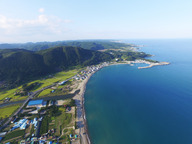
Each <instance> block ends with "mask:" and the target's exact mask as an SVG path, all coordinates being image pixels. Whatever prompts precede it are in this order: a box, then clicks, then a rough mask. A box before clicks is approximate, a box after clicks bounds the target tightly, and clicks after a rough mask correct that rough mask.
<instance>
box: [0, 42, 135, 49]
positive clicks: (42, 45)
mask: <svg viewBox="0 0 192 144" xmlns="http://www.w3.org/2000/svg"><path fill="white" fill-rule="evenodd" d="M55 46H74V47H82V48H84V49H89V50H103V49H119V48H131V47H135V46H134V45H131V44H125V43H119V42H113V41H110V40H81V41H80V40H79V41H56V42H37V43H24V44H22V43H21V44H20V43H18V44H0V49H15V48H19V49H27V50H31V51H40V50H44V49H48V48H51V47H55Z"/></svg>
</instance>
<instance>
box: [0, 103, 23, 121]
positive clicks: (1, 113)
mask: <svg viewBox="0 0 192 144" xmlns="http://www.w3.org/2000/svg"><path fill="white" fill-rule="evenodd" d="M19 107H20V104H17V105H12V106H7V107H3V108H1V109H0V118H6V117H9V116H10V115H11V114H12V113H13V112H14V111H16V110H17V109H18V108H19Z"/></svg>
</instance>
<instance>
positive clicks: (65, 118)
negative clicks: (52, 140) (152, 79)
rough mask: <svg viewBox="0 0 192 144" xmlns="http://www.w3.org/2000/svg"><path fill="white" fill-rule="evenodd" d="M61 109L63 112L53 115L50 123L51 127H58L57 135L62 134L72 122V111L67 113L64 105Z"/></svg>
mask: <svg viewBox="0 0 192 144" xmlns="http://www.w3.org/2000/svg"><path fill="white" fill-rule="evenodd" d="M59 111H61V114H60V115H59V116H57V117H52V118H51V120H52V122H51V123H50V124H49V129H52V128H55V129H56V133H55V135H56V136H60V135H61V134H62V130H63V129H64V128H66V127H67V126H68V125H69V124H70V123H71V122H72V114H71V113H66V112H65V108H63V107H60V108H59Z"/></svg>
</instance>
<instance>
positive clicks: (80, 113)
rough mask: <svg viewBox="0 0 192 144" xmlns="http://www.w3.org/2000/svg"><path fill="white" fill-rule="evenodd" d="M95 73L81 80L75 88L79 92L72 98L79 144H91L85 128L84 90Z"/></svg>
mask: <svg viewBox="0 0 192 144" xmlns="http://www.w3.org/2000/svg"><path fill="white" fill-rule="evenodd" d="M95 72H96V71H94V72H92V73H91V74H88V76H87V78H86V79H84V80H81V82H80V83H79V85H78V87H77V89H79V90H80V92H79V93H78V94H77V95H76V96H74V97H73V99H74V100H75V102H76V105H77V118H76V121H77V126H78V129H77V130H76V132H77V133H79V136H80V139H81V140H80V143H81V144H91V141H90V139H89V133H88V128H87V122H86V115H85V109H84V92H85V90H86V84H87V82H88V80H89V79H90V77H91V76H92V75H93V74H94V73H95Z"/></svg>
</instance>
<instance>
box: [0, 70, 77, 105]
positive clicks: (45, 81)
mask: <svg viewBox="0 0 192 144" xmlns="http://www.w3.org/2000/svg"><path fill="white" fill-rule="evenodd" d="M78 72H79V70H78V69H74V70H69V71H62V72H59V73H56V74H54V75H50V76H47V77H45V78H41V79H39V80H35V81H31V82H29V83H27V84H25V86H30V85H32V84H34V83H36V84H37V85H36V86H34V87H33V88H32V89H31V90H29V92H30V91H37V90H40V89H42V88H43V87H46V86H49V85H51V84H53V83H56V82H61V81H64V80H66V79H68V78H71V77H73V76H75V75H76V74H77V73H78ZM18 91H23V86H19V87H17V88H14V89H10V90H5V91H2V92H0V103H3V101H4V100H5V98H11V101H19V100H24V99H26V98H27V94H25V95H23V96H22V95H20V94H18V95H16V94H15V93H16V92H18ZM49 93H50V91H49ZM47 94H48V90H47V91H45V92H44V91H43V93H42V94H40V96H42V95H47Z"/></svg>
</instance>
